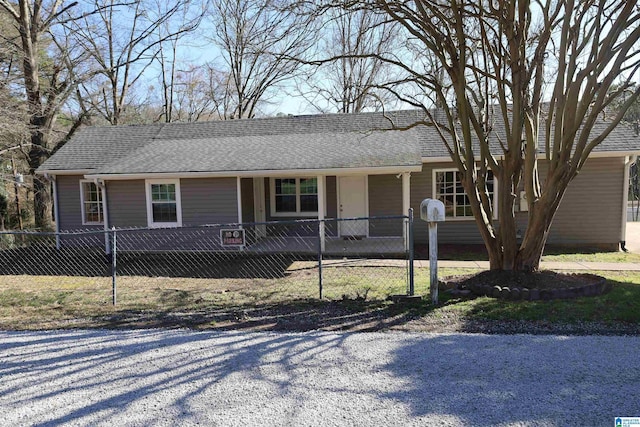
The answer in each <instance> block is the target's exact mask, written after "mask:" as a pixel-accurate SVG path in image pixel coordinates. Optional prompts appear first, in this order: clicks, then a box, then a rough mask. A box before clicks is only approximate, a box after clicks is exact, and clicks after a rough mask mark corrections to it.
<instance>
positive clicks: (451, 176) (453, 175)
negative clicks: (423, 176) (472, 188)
mask: <svg viewBox="0 0 640 427" xmlns="http://www.w3.org/2000/svg"><path fill="white" fill-rule="evenodd" d="M487 192H488V193H489V198H490V199H491V201H492V203H494V201H495V197H494V194H495V179H494V177H493V173H492V172H491V171H489V172H488V173H487ZM433 197H434V198H436V199H438V200H440V201H441V202H442V203H444V210H445V215H446V216H447V217H450V218H473V213H472V212H471V203H470V202H469V197H468V196H467V193H466V192H465V191H464V187H463V186H462V182H461V180H460V173H459V172H458V171H457V170H453V169H451V170H450V169H445V170H434V171H433ZM494 211H495V209H494Z"/></svg>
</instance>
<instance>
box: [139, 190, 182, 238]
mask: <svg viewBox="0 0 640 427" xmlns="http://www.w3.org/2000/svg"><path fill="white" fill-rule="evenodd" d="M147 222H148V224H149V227H180V226H181V225H182V212H181V206H180V182H179V181H177V180H154V181H147Z"/></svg>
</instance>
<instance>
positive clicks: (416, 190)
mask: <svg viewBox="0 0 640 427" xmlns="http://www.w3.org/2000/svg"><path fill="white" fill-rule="evenodd" d="M452 167H453V163H425V164H423V168H422V172H417V173H412V174H411V207H412V208H413V209H414V212H415V218H416V220H415V222H414V236H415V241H416V243H423V244H424V243H426V242H427V240H428V236H427V224H426V223H425V222H424V221H422V220H420V203H421V201H422V200H424V199H426V198H431V197H433V194H432V193H433V183H432V180H433V170H434V169H447V168H452ZM539 170H540V176H541V179H544V174H545V172H546V162H545V161H540V162H539ZM623 178H624V158H622V157H616V158H592V159H589V161H587V163H586V164H585V166H584V168H583V169H582V171H581V172H580V173H579V174H578V176H577V177H576V178H575V179H574V180H573V182H571V184H569V187H568V189H567V192H566V194H565V196H564V198H563V200H562V203H561V204H560V207H559V209H558V212H557V213H556V217H555V218H554V222H553V225H552V226H551V232H550V234H549V239H548V243H549V244H553V245H569V246H571V245H575V246H589V245H593V246H600V247H608V248H615V247H616V245H617V243H618V241H619V240H620V234H621V231H622V230H621V226H622V224H621V221H622V220H621V218H622V197H623V183H622V181H623ZM498 185H500V183H498ZM516 220H517V224H518V228H519V231H520V232H521V233H524V231H525V229H526V225H527V213H526V212H520V213H517V214H516ZM498 225H499V221H498ZM438 241H439V242H441V243H450V244H455V243H460V244H482V237H481V236H480V232H479V231H478V227H477V226H476V223H475V221H474V220H473V219H450V218H447V221H445V222H444V223H441V224H438Z"/></svg>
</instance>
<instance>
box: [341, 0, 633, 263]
mask: <svg viewBox="0 0 640 427" xmlns="http://www.w3.org/2000/svg"><path fill="white" fill-rule="evenodd" d="M351 6H352V7H355V8H365V9H371V10H376V11H382V12H384V13H386V14H387V16H388V17H389V19H392V20H394V21H396V22H397V23H399V24H401V25H402V26H403V28H404V29H405V30H406V33H407V35H408V37H407V46H410V47H412V49H413V53H412V55H413V58H412V59H413V60H409V58H410V55H408V54H405V56H398V55H396V56H395V57H393V56H392V57H385V58H384V60H385V61H386V62H387V63H389V64H392V65H394V66H395V67H397V69H399V70H402V71H403V72H404V76H405V77H404V78H403V79H401V80H396V81H394V82H390V84H389V85H388V89H389V90H390V91H392V92H393V93H394V94H395V95H396V96H398V98H399V99H401V100H403V101H404V102H408V103H410V104H412V105H414V106H416V107H420V108H423V110H424V112H425V120H424V123H425V124H428V125H430V126H434V127H435V129H436V130H437V131H438V132H439V134H440V136H441V139H442V142H443V143H444V144H445V146H446V148H447V150H448V151H449V154H450V155H451V158H452V159H453V162H454V163H455V165H456V167H457V169H458V171H459V174H460V177H461V182H462V185H463V187H464V189H465V191H466V193H467V195H468V196H469V203H470V205H471V210H472V212H473V214H474V216H475V220H476V223H477V225H478V228H479V230H480V233H481V235H482V238H483V240H484V244H485V246H486V248H487V251H488V253H489V258H490V265H491V268H492V269H504V270H522V271H534V270H537V269H538V268H539V262H540V258H541V254H542V251H543V248H544V246H545V244H546V241H547V237H548V234H549V229H550V227H551V223H552V221H553V218H554V215H555V213H556V211H557V209H558V206H559V204H560V202H561V200H562V198H563V196H564V194H565V191H566V189H567V186H568V185H569V183H570V182H571V181H572V180H573V179H574V178H575V177H576V175H577V174H578V172H579V171H580V170H581V168H582V167H583V166H584V164H585V163H586V162H587V160H588V158H589V155H590V154H591V152H592V151H593V149H594V148H595V147H596V146H597V145H598V144H600V143H601V142H602V141H603V140H604V139H605V138H606V137H607V135H609V134H610V132H611V131H612V130H613V129H614V128H615V127H616V126H617V125H618V124H619V122H620V121H621V119H622V118H623V116H624V113H625V111H626V110H627V109H628V108H629V107H630V106H631V105H632V104H633V103H634V102H635V101H636V99H637V97H638V95H639V91H638V89H637V88H636V89H635V90H632V91H631V93H630V94H627V96H626V98H625V101H624V102H623V103H621V104H620V108H619V110H618V112H617V113H615V114H608V115H604V113H605V112H606V111H607V109H609V107H611V105H612V102H614V101H615V100H616V99H620V98H621V96H622V95H623V94H624V93H627V92H628V90H629V89H630V88H632V87H633V82H634V81H635V80H637V77H638V71H639V67H640V51H639V48H640V44H639V39H640V25H639V22H640V9H638V7H637V5H636V3H635V2H627V1H622V0H615V1H605V0H585V1H574V0H558V1H554V2H548V1H542V0H534V1H531V0H518V1H513V2H507V1H488V0H480V1H477V0H462V1H458V0H444V1H443V0H438V1H425V0H416V1H412V2H404V1H395V0H394V1H391V0H364V1H355V2H353V3H352V5H351ZM421 52H428V53H429V55H433V57H435V59H436V60H437V62H436V63H435V64H434V63H433V62H432V61H430V60H428V61H420V58H421V57H422V55H421ZM371 56H372V57H378V55H377V54H376V53H375V52H374V53H372V54H371ZM400 83H402V84H400ZM614 85H615V89H613V90H612V88H613V87H614ZM410 86H412V88H413V89H411V90H410V89H408V88H409V87H410ZM434 105H438V106H439V107H440V108H439V109H434V108H433V107H434ZM603 117H606V126H604V127H603V126H596V124H597V123H598V122H599V121H601V120H603ZM541 159H544V160H545V163H546V165H547V167H546V172H545V173H544V176H540V173H539V169H538V163H539V160H541ZM491 173H492V174H493V175H494V176H495V177H496V178H497V180H498V182H499V185H498V188H497V194H496V195H495V197H497V198H498V199H497V208H496V209H495V210H494V206H493V203H492V200H491V197H490V193H489V191H488V190H487V181H488V179H489V174H491ZM521 189H524V191H525V192H526V197H527V200H528V204H529V211H528V225H527V228H526V230H525V231H524V234H523V236H522V240H521V241H518V237H517V229H518V227H517V225H516V220H515V214H514V211H515V206H516V205H515V203H516V199H517V198H518V194H519V191H520V190H521ZM496 210H497V212H496ZM496 217H497V218H499V226H498V220H496V219H494V218H496Z"/></svg>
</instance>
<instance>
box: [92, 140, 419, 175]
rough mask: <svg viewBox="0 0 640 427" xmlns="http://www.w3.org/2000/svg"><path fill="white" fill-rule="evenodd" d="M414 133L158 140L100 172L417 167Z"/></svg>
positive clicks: (103, 168)
mask: <svg viewBox="0 0 640 427" xmlns="http://www.w3.org/2000/svg"><path fill="white" fill-rule="evenodd" d="M420 164H421V157H420V147H419V144H418V141H417V132H416V131H409V132H401V131H390V132H381V131H378V132H369V133H354V132H349V133H306V134H300V133H292V134H284V135H277V138H274V137H273V135H249V136H221V137H216V138H198V139H173V138H166V139H165V138H158V139H155V140H154V141H152V142H150V143H149V144H147V145H145V146H143V147H141V148H139V149H138V150H136V151H134V152H133V153H131V154H130V155H128V156H127V157H126V158H124V159H122V160H121V161H118V162H113V163H111V164H108V165H106V166H104V167H102V168H100V170H99V173H101V174H125V173H145V172H148V173H165V172H219V171H260V170H298V169H334V168H371V167H390V166H419V165H420Z"/></svg>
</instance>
